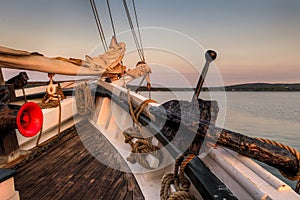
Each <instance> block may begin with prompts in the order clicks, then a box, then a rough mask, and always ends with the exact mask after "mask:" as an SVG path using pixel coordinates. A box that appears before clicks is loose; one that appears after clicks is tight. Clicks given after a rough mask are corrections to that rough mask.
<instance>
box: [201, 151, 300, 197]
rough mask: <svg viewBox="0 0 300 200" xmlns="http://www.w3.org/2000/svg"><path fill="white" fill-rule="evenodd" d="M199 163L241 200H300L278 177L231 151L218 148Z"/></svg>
mask: <svg viewBox="0 0 300 200" xmlns="http://www.w3.org/2000/svg"><path fill="white" fill-rule="evenodd" d="M202 160H203V161H204V163H205V164H206V165H207V166H208V167H209V168H210V170H211V171H212V172H213V173H214V174H215V175H216V176H217V177H219V178H220V179H221V180H222V181H223V182H224V183H225V184H226V185H227V187H228V188H229V189H230V190H231V191H232V192H233V193H234V194H235V195H237V196H238V197H239V198H241V199H300V196H299V195H298V194H296V193H295V192H294V191H293V190H292V189H291V188H290V187H289V186H288V185H286V184H284V183H283V182H282V181H280V180H278V178H277V177H275V176H273V175H272V174H270V173H269V172H267V171H266V170H265V169H263V168H262V167H260V166H259V165H258V164H257V163H255V162H254V161H252V160H251V159H249V158H247V157H244V156H241V155H237V153H235V152H233V151H231V150H228V149H225V148H222V147H220V146H218V147H217V148H214V149H212V150H211V152H210V153H209V155H208V156H207V157H205V158H203V159H202ZM216 165H217V166H218V167H216ZM283 188H284V189H283ZM248 195H249V196H248Z"/></svg>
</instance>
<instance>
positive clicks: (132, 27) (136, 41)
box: [123, 0, 145, 61]
mask: <svg viewBox="0 0 300 200" xmlns="http://www.w3.org/2000/svg"><path fill="white" fill-rule="evenodd" d="M123 5H124V8H125V11H126V16H127V19H128V22H129V26H130V29H131V33H132V36H133V39H134V42H135V45H136V49H137V51H138V54H139V57H140V59H141V61H145V56H144V51H143V50H142V45H141V41H139V39H138V37H137V35H136V32H135V29H134V26H133V22H132V19H131V16H130V12H129V8H128V5H127V3H126V0H123ZM133 6H134V10H135V4H133ZM135 14H136V12H135ZM136 19H137V15H136ZM137 24H138V23H137ZM140 38H141V37H140Z"/></svg>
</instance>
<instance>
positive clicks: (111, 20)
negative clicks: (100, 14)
mask: <svg viewBox="0 0 300 200" xmlns="http://www.w3.org/2000/svg"><path fill="white" fill-rule="evenodd" d="M106 4H107V8H108V12H109V18H110V23H111V27H112V30H113V34H114V36H115V37H116V30H115V25H114V21H113V18H112V15H111V9H110V5H109V0H106Z"/></svg>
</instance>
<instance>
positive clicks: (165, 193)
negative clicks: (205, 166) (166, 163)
mask: <svg viewBox="0 0 300 200" xmlns="http://www.w3.org/2000/svg"><path fill="white" fill-rule="evenodd" d="M195 157H196V156H195V155H194V154H189V155H187V156H186V157H184V156H183V155H180V156H179V157H178V158H177V159H176V161H175V168H174V173H169V174H166V175H164V176H163V179H162V183H161V189H160V198H161V200H175V199H176V200H196V197H195V196H194V195H192V194H191V193H189V188H190V185H191V183H190V181H189V180H188V179H187V178H186V177H185V175H184V170H185V167H186V166H187V164H188V163H189V162H190V161H191V160H193V159H194V158H195ZM171 185H174V187H175V190H176V191H175V192H171V189H170V188H171Z"/></svg>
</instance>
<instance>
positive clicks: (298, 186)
mask: <svg viewBox="0 0 300 200" xmlns="http://www.w3.org/2000/svg"><path fill="white" fill-rule="evenodd" d="M256 139H257V140H259V141H261V142H265V143H268V144H272V145H274V146H278V147H280V148H283V149H285V150H287V151H289V152H291V154H293V155H294V156H295V157H296V159H297V161H298V173H297V174H296V175H295V176H290V175H287V174H286V173H284V172H282V171H281V170H279V172H280V173H281V174H282V175H283V176H284V177H286V178H288V179H290V180H292V181H295V180H298V182H297V184H296V188H295V191H296V192H297V193H299V189H300V153H299V151H297V150H296V149H294V148H292V147H290V146H288V145H285V144H282V143H280V142H276V141H273V140H269V139H265V138H256Z"/></svg>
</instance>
